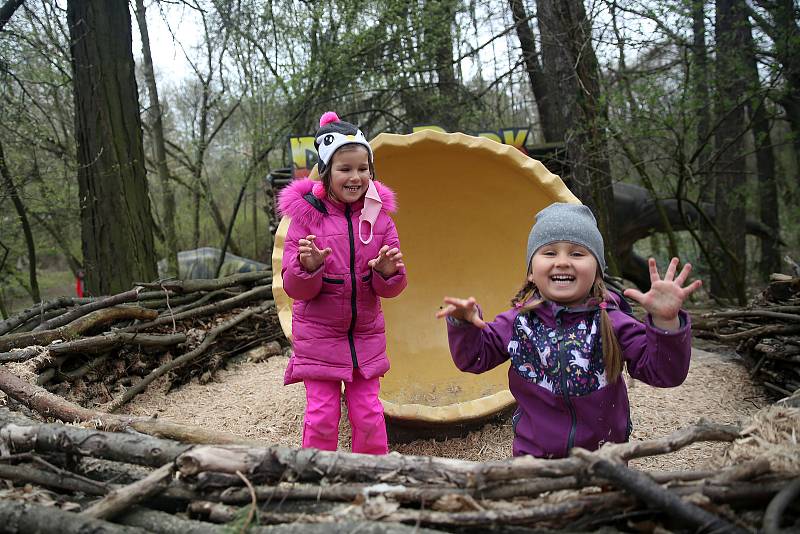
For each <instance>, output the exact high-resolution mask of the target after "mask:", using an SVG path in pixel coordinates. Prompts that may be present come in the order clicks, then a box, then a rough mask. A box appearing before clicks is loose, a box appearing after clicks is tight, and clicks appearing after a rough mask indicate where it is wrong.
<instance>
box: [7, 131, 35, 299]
mask: <svg viewBox="0 0 800 534" xmlns="http://www.w3.org/2000/svg"><path fill="white" fill-rule="evenodd" d="M0 174H2V179H3V189H5V190H6V192H7V194H8V196H9V197H10V198H11V203H12V204H14V209H15V210H17V216H18V217H19V223H20V225H21V226H22V233H23V234H24V235H25V246H26V247H27V248H28V280H29V283H30V288H29V292H30V295H31V298H32V299H33V303H34V304H36V303H37V302H39V301H41V300H42V298H41V296H40V295H39V281H38V279H37V278H36V242H35V241H34V240H33V232H32V231H31V225H30V222H29V221H28V211H27V210H26V209H25V204H23V203H22V199H21V198H19V192H18V191H17V187H16V186H15V185H14V181H13V180H12V179H11V173H10V172H9V170H8V165H6V156H5V152H4V150H3V143H2V141H0Z"/></svg>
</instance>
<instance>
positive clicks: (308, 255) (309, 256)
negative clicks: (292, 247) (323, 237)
mask: <svg viewBox="0 0 800 534" xmlns="http://www.w3.org/2000/svg"><path fill="white" fill-rule="evenodd" d="M316 238H317V236H315V235H307V236H306V238H305V239H300V240H299V241H298V242H297V254H298V257H299V258H300V265H302V266H303V269H305V270H306V271H308V272H310V273H313V272H314V271H316V270H317V269H319V268H320V266H322V264H323V263H325V258H327V257H328V256H329V255H330V253H331V252H332V250H331V248H330V247H328V248H325V249H322V250H320V249H318V248H317V245H316V244H315V243H314V240H315V239H316Z"/></svg>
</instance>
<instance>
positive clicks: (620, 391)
mask: <svg viewBox="0 0 800 534" xmlns="http://www.w3.org/2000/svg"><path fill="white" fill-rule="evenodd" d="M527 258H528V276H527V280H526V283H525V285H524V287H523V288H522V289H521V290H520V292H519V293H518V294H517V296H516V297H515V298H514V299H513V300H512V304H513V305H514V307H513V308H512V309H511V310H509V311H506V312H504V313H501V314H500V315H498V316H497V317H496V318H495V320H494V321H492V322H488V323H487V322H484V321H483V319H482V318H481V313H480V309H479V308H478V305H477V304H476V302H475V299H474V298H472V297H470V298H468V299H459V298H451V297H445V299H444V302H445V306H444V307H443V308H442V310H441V311H440V312H439V313H438V314H437V317H447V333H448V337H449V341H450V352H451V353H452V356H453V360H454V361H455V364H456V365H457V366H458V368H459V369H461V370H462V371H467V372H471V373H483V372H485V371H488V370H490V369H492V368H494V367H497V366H498V365H500V364H502V363H503V362H505V361H507V360H509V359H510V360H511V367H510V369H509V371H508V382H509V389H510V390H511V393H512V394H513V395H514V398H515V399H516V400H517V409H516V411H515V412H514V415H513V416H512V425H513V428H514V446H513V451H514V455H515V456H519V455H523V454H530V455H533V456H537V457H541V458H560V457H564V456H567V455H568V454H569V451H570V449H571V448H573V447H582V448H584V449H588V450H595V449H598V448H599V447H600V446H601V445H602V444H603V443H606V442H614V443H620V442H625V441H627V440H628V438H629V437H630V434H631V420H630V409H629V405H628V393H627V389H626V387H625V380H624V379H623V377H622V376H621V374H622V370H623V365H627V368H628V373H629V374H630V375H631V376H632V377H634V378H637V379H639V380H641V381H643V382H645V383H647V384H650V385H651V386H656V387H673V386H678V385H680V384H681V383H682V382H683V381H684V379H685V378H686V374H687V373H688V371H689V358H690V355H691V328H690V324H689V317H688V315H687V314H686V312H684V311H683V310H681V306H682V304H683V301H684V299H685V298H686V297H687V296H689V295H690V294H691V293H693V292H694V291H695V290H697V289H698V288H699V287H700V285H701V282H700V281H699V280H697V281H694V282H692V283H691V284H689V285H688V286H686V287H683V285H684V283H685V282H686V279H687V278H688V276H689V272H690V271H691V265H690V264H688V263H687V264H686V265H684V267H683V269H682V270H681V271H680V273H679V274H678V275H677V276H676V271H677V267H678V258H673V259H672V261H671V262H670V264H669V267H668V268H667V272H666V273H665V275H664V279H663V280H662V279H661V278H660V276H659V274H658V271H657V270H656V263H655V260H653V259H652V258H651V259H650V260H649V266H650V280H651V286H650V290H649V291H648V292H647V293H642V292H640V291H638V290H635V289H627V290H625V292H624V294H625V296H627V297H630V298H632V299H634V300H636V301H637V302H639V303H640V304H641V305H642V306H643V307H644V309H645V310H647V312H648V316H647V318H646V320H645V322H644V323H642V322H640V321H638V320H636V319H635V318H634V317H631V316H630V315H628V314H627V313H625V312H624V311H622V310H620V304H621V302H620V300H619V299H618V298H617V296H616V295H615V294H614V293H611V292H609V291H607V290H606V288H605V286H604V284H603V277H602V273H603V271H604V270H605V267H606V265H605V260H604V256H603V238H602V236H601V235H600V231H599V230H598V228H597V222H596V221H595V218H594V215H592V212H591V211H590V210H589V208H587V207H586V206H582V205H579V204H560V203H557V204H552V205H550V206H548V207H547V208H545V209H543V210H542V211H540V212H539V213H538V214H537V216H536V223H535V224H534V226H533V228H532V229H531V232H530V235H529V236H528V256H527Z"/></svg>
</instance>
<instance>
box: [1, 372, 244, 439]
mask: <svg viewBox="0 0 800 534" xmlns="http://www.w3.org/2000/svg"><path fill="white" fill-rule="evenodd" d="M0 390H2V391H3V393H5V394H6V395H8V396H9V397H11V398H12V399H14V400H16V401H18V402H20V403H22V404H24V405H25V406H27V407H28V408H30V409H31V410H33V411H34V412H36V413H38V414H40V415H42V416H44V417H51V418H55V419H60V420H61V421H67V422H83V423H92V424H93V425H94V426H95V427H96V428H101V429H104V430H124V429H127V428H132V429H134V430H137V431H139V432H143V433H145V434H149V435H151V436H157V437H162V438H170V439H175V440H179V441H184V442H189V443H216V444H235V443H238V444H251V445H253V444H257V443H259V442H258V441H256V440H252V439H244V438H241V437H239V436H236V435H233V434H229V433H227V432H221V431H217V430H211V429H207V428H202V427H196V426H191V425H182V424H178V423H172V422H169V421H164V420H159V419H152V418H149V417H136V416H123V415H114V414H108V413H103V412H99V411H95V410H90V409H88V408H83V407H82V406H78V405H77V404H74V403H71V402H69V401H68V400H66V399H65V398H63V397H60V396H58V395H54V394H52V393H50V392H49V391H47V390H46V389H43V388H41V387H38V386H34V385H33V384H29V383H28V382H25V381H24V380H22V379H21V378H19V377H18V376H16V375H14V374H13V373H11V372H9V371H8V370H7V369H2V368H0Z"/></svg>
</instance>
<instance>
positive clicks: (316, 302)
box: [304, 274, 350, 327]
mask: <svg viewBox="0 0 800 534" xmlns="http://www.w3.org/2000/svg"><path fill="white" fill-rule="evenodd" d="M346 287H347V283H346V282H345V279H344V277H343V276H341V275H338V274H325V275H323V276H322V289H320V292H319V293H318V294H317V296H316V297H314V298H313V299H311V300H309V301H308V303H307V305H306V307H305V310H304V315H305V319H307V320H310V321H313V322H316V323H318V324H320V325H322V326H328V327H341V325H342V324H344V323H345V322H346V320H347V321H349V318H350V315H349V314H345V313H344V312H345V309H344V301H345V293H346ZM345 315H346V316H347V317H346V320H345Z"/></svg>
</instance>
